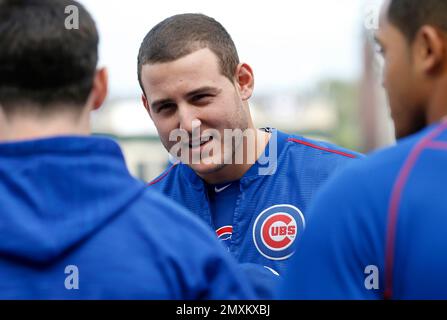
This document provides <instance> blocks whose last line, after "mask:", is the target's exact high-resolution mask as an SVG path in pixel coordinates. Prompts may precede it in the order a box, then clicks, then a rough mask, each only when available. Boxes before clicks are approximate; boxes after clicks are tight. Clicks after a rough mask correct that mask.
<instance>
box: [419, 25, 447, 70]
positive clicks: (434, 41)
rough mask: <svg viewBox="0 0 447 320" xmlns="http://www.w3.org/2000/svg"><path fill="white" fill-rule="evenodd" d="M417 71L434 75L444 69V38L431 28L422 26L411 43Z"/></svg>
mask: <svg viewBox="0 0 447 320" xmlns="http://www.w3.org/2000/svg"><path fill="white" fill-rule="evenodd" d="M413 49H414V51H413V52H414V54H415V57H414V58H415V59H416V60H415V61H416V62H417V66H418V69H419V70H420V71H422V72H423V73H425V74H436V73H438V72H439V71H441V69H442V68H443V67H444V66H443V64H444V60H445V59H446V47H445V38H444V36H443V34H442V33H441V32H440V31H439V30H437V29H436V28H435V27H432V26H428V25H427V26H423V27H422V28H421V29H420V30H419V31H418V33H417V35H416V37H415V40H414V42H413Z"/></svg>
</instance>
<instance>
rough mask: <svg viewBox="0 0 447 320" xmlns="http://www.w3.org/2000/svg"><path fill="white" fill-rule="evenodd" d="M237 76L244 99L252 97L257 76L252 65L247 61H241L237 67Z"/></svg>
mask: <svg viewBox="0 0 447 320" xmlns="http://www.w3.org/2000/svg"><path fill="white" fill-rule="evenodd" d="M235 78H236V84H237V85H238V87H239V92H240V94H241V98H242V100H244V101H246V100H248V99H250V97H251V95H252V94H253V89H254V86H255V78H254V75H253V70H252V69H251V67H250V66H249V65H248V64H246V63H240V64H239V65H238V66H237V68H236V75H235Z"/></svg>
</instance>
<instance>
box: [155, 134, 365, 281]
mask: <svg viewBox="0 0 447 320" xmlns="http://www.w3.org/2000/svg"><path fill="white" fill-rule="evenodd" d="M271 132H272V137H271V139H270V142H269V143H268V145H267V147H266V150H267V151H266V153H268V154H269V156H271V155H274V156H273V157H271V158H270V161H269V163H267V162H266V161H265V159H262V162H263V163H262V164H261V163H258V164H257V165H256V166H252V167H251V168H250V169H249V170H248V172H246V174H245V175H244V176H243V177H242V178H241V179H240V194H239V197H238V200H237V204H236V209H235V211H234V217H233V230H232V237H231V240H230V243H229V250H230V252H231V253H232V254H233V255H234V257H236V259H237V260H238V261H239V263H242V264H244V263H249V264H253V265H260V266H264V267H267V268H268V269H269V270H272V271H273V272H274V273H278V274H279V275H281V274H282V273H283V271H284V269H285V268H286V265H287V263H288V261H289V258H290V257H291V256H292V255H293V254H294V252H295V246H294V243H295V241H296V239H297V238H298V237H299V236H300V235H301V233H302V232H303V230H304V228H305V225H306V213H307V208H308V205H309V202H310V201H311V200H312V199H313V196H314V195H315V193H316V192H317V191H318V190H319V189H320V187H321V185H322V184H323V183H324V182H325V181H326V180H327V179H328V177H329V176H331V175H332V174H333V173H334V172H336V171H337V170H339V169H340V168H342V167H344V166H345V165H346V164H347V163H348V162H351V161H352V160H353V159H355V158H357V157H359V156H361V155H360V154H358V153H355V152H352V151H348V150H345V149H342V148H340V147H337V146H335V145H332V144H329V143H325V142H317V141H312V140H310V139H306V138H304V137H300V136H294V135H288V134H285V133H283V132H280V131H278V130H274V129H273V130H271ZM149 185H150V188H153V189H157V190H159V191H161V192H162V193H163V194H165V195H167V196H168V197H169V198H171V199H173V200H175V201H176V202H178V203H180V204H181V205H183V206H184V207H186V208H187V209H189V210H190V211H192V212H193V213H194V214H195V215H197V216H198V217H200V218H201V219H202V220H203V221H205V222H206V223H207V224H208V225H209V226H210V227H211V228H212V229H213V230H215V227H214V226H213V222H212V218H211V213H210V209H209V203H208V198H207V192H206V186H205V183H204V182H203V180H202V179H201V178H200V177H199V176H197V174H196V173H195V172H194V171H193V170H192V169H190V168H189V167H188V166H187V165H184V164H182V163H176V164H173V165H172V166H171V167H169V168H168V169H167V170H166V171H165V172H164V173H163V174H161V175H160V176H159V177H158V178H156V179H155V180H154V181H152V182H151V183H150V184H149ZM298 250H299V248H298Z"/></svg>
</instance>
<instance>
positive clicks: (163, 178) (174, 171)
mask: <svg viewBox="0 0 447 320" xmlns="http://www.w3.org/2000/svg"><path fill="white" fill-rule="evenodd" d="M181 167H182V163H180V162H179V161H175V162H174V163H170V164H169V166H168V167H167V168H166V169H165V170H164V171H163V172H162V173H161V174H159V175H158V176H157V177H156V178H155V179H153V180H152V181H150V182H149V183H148V184H147V185H148V187H152V188H153V189H161V188H163V187H164V186H165V185H166V184H169V182H172V181H173V180H175V179H176V177H177V175H178V173H179V171H180V170H181Z"/></svg>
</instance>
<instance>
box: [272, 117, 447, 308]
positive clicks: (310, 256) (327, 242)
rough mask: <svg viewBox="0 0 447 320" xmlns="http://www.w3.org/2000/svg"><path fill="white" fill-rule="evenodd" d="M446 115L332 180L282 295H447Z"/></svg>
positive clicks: (313, 213)
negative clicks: (443, 119) (442, 120)
mask: <svg viewBox="0 0 447 320" xmlns="http://www.w3.org/2000/svg"><path fill="white" fill-rule="evenodd" d="M446 164H447V121H444V122H443V123H436V124H434V125H431V126H429V127H428V128H425V129H424V130H422V131H420V132H418V133H416V134H414V135H412V136H410V137H407V138H404V139H401V140H400V141H398V143H397V145H396V146H393V147H391V148H386V149H384V150H380V151H378V152H375V153H374V154H372V155H371V156H369V157H368V158H367V159H365V160H362V161H358V162H357V163H355V164H354V165H352V166H350V167H349V168H347V169H346V170H345V171H343V172H341V173H340V174H337V175H336V176H334V177H333V179H331V181H328V183H327V184H326V185H325V186H324V187H323V188H322V190H321V192H320V193H319V194H318V195H317V197H316V201H315V203H314V204H313V205H312V208H310V210H309V215H310V217H309V224H308V228H307V230H306V233H305V234H304V236H303V238H302V239H301V240H302V241H301V242H300V243H299V248H300V250H299V252H297V254H296V255H295V257H294V259H293V261H292V263H291V265H290V269H289V272H288V273H289V274H288V275H287V276H286V281H284V286H283V288H282V290H281V295H280V297H281V298H285V299H383V298H388V299H398V300H400V299H411V300H413V299H447V276H446V270H447V254H446V253H447V238H446V228H447V201H446V190H447V168H446Z"/></svg>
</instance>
